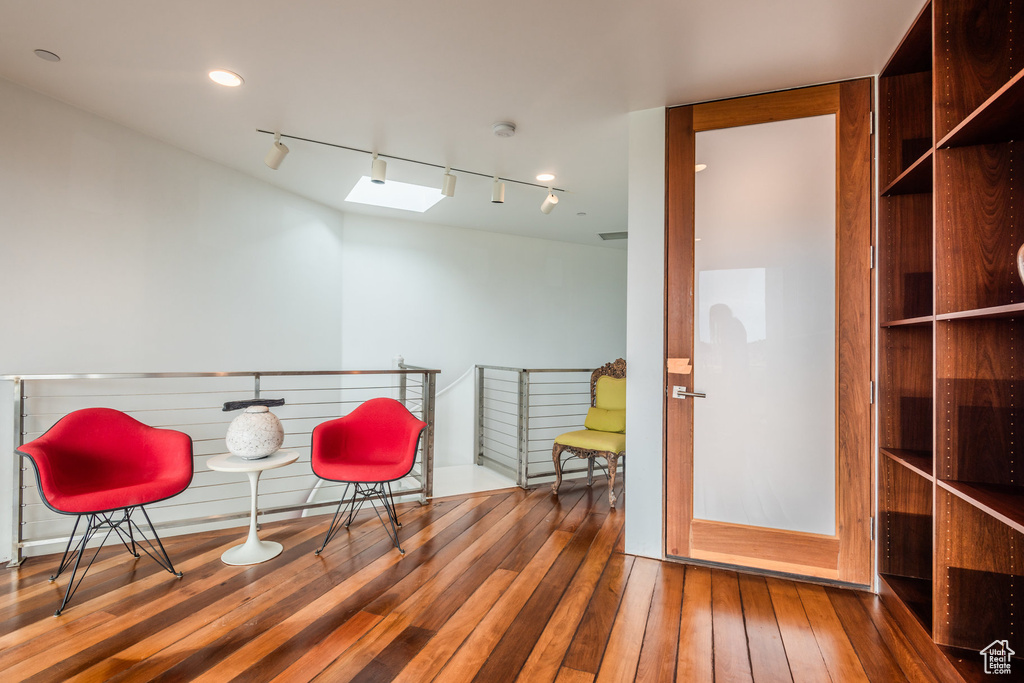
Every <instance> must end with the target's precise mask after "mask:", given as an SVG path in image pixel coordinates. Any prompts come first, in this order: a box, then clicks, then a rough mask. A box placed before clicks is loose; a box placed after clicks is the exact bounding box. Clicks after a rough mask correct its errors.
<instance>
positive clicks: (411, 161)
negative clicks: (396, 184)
mask: <svg viewBox="0 0 1024 683" xmlns="http://www.w3.org/2000/svg"><path fill="white" fill-rule="evenodd" d="M256 132H257V133H263V134H264V135H271V136H279V137H282V138H288V139H289V140H299V141H301V142H311V143H313V144H314V145H323V146H324V147H334V148H336V149H347V150H348V151H350V152H359V153H360V154H368V155H370V156H375V154H374V152H371V151H370V150H368V149H359V148H358V147H349V146H347V145H339V144H336V143H333V142H324V141H323V140H314V139H312V138H303V137H299V136H298V135H288V134H286V133H276V132H275V131H272V130H263V129H260V128H257V129H256ZM376 156H378V157H382V158H384V159H392V160H394V161H404V162H406V163H409V164H419V165H420V166H429V167H431V168H439V169H441V170H451V171H455V172H456V173H465V174H467V175H475V176H479V177H481V178H490V179H494V178H495V177H496V176H495V175H494V174H493V173H478V172H477V171H469V170H466V169H464V168H455V167H454V166H445V165H443V164H432V163H430V162H429V161H419V160H417V159H408V158H406V157H398V156H394V155H392V154H384V153H383V152H377V153H376ZM497 179H498V180H499V181H503V182H506V183H515V184H517V185H526V186H528V187H539V188H541V189H542V190H550V191H551V192H568V190H566V189H563V188H561V187H549V186H548V185H543V184H541V183H531V182H527V181H525V180H516V179H515V178H502V177H497ZM556 203H557V202H556Z"/></svg>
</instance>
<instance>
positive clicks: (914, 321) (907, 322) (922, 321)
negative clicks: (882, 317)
mask: <svg viewBox="0 0 1024 683" xmlns="http://www.w3.org/2000/svg"><path fill="white" fill-rule="evenodd" d="M934 321H935V316H933V315H922V316H919V317H917V318H903V319H902V320H887V321H885V322H884V323H879V324H878V326H879V327H909V326H911V325H931V324H932V323H933V322H934Z"/></svg>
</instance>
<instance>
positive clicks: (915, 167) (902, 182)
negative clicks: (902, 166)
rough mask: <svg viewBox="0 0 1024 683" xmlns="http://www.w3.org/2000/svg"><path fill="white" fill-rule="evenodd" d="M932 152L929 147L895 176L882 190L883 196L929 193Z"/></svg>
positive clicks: (930, 188)
mask: <svg viewBox="0 0 1024 683" xmlns="http://www.w3.org/2000/svg"><path fill="white" fill-rule="evenodd" d="M934 152H935V150H933V149H932V148H931V147H929V148H928V151H926V152H925V153H924V154H922V155H921V156H920V157H919V158H918V159H917V161H914V162H913V163H911V164H910V166H908V167H907V170H905V171H903V172H902V173H900V174H899V175H898V176H896V179H895V180H894V181H892V182H891V183H889V185H888V187H886V188H885V189H884V190H882V196H883V197H895V196H896V195H901V194H930V193H931V191H932V168H933V164H932V159H933V157H934Z"/></svg>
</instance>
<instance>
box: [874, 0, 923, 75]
mask: <svg viewBox="0 0 1024 683" xmlns="http://www.w3.org/2000/svg"><path fill="white" fill-rule="evenodd" d="M931 68H932V4H931V3H930V2H928V3H925V6H924V7H923V8H922V9H921V13H920V14H918V15H917V18H916V19H915V20H914V23H913V24H911V25H910V30H908V31H907V34H906V35H905V36H903V40H901V41H900V45H899V47H897V48H896V51H895V52H894V53H893V55H892V57H890V58H889V61H888V62H887V63H886V65H885V68H883V69H882V73H880V74H879V76H880V77H882V78H886V77H889V76H902V75H903V74H912V73H917V72H919V71H931Z"/></svg>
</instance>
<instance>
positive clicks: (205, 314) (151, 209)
mask: <svg viewBox="0 0 1024 683" xmlns="http://www.w3.org/2000/svg"><path fill="white" fill-rule="evenodd" d="M0 129H2V130H3V131H4V133H5V136H4V143H3V145H2V154H0V212H2V213H0V245H2V247H0V249H2V253H3V256H4V259H3V263H4V265H5V266H6V270H5V271H4V273H3V276H4V278H5V283H4V287H3V292H4V295H3V296H2V297H0V320H2V321H3V334H0V375H2V374H30V373H50V372H124V371H174V370H179V371H211V370H260V369H262V370H268V369H289V370H291V369H332V368H370V367H375V368H388V367H391V361H392V357H393V356H395V355H397V354H402V355H404V356H405V358H406V361H407V362H410V363H414V364H417V365H426V366H432V367H438V368H440V369H441V370H442V371H443V374H442V375H441V377H440V378H439V380H438V388H442V387H444V386H446V385H447V384H448V383H449V382H451V381H452V380H454V379H455V378H456V377H457V376H458V375H460V374H461V373H462V372H463V371H464V370H465V369H466V368H467V367H469V366H470V365H472V364H473V363H489V364H510V365H519V364H522V365H534V366H536V365H546V366H558V365H572V366H587V365H599V364H601V363H604V362H606V361H607V360H610V359H613V358H615V357H617V356H619V355H622V353H623V349H624V343H625V322H624V321H625V279H626V278H625V260H626V254H625V252H623V251H621V250H612V249H603V248H596V247H587V246H582V245H572V244H565V243H560V242H554V241H547V240H537V239H527V238H518V237H513V236H508V235H499V234H493V233H486V232H477V231H468V230H461V229H455V228H447V227H442V226H436V225H425V224H421V223H407V222H403V221H397V220H384V219H377V218H368V217H363V216H358V215H354V214H343V213H340V212H337V211H335V210H333V209H330V208H327V207H324V206H322V205H320V204H317V203H314V202H311V201H308V200H305V199H302V198H300V197H297V196H295V195H293V194H291V193H288V192H285V191H283V190H279V189H277V188H274V187H272V186H270V185H267V184H266V183H263V182H261V181H258V180H255V179H253V178H250V177H248V176H246V175H244V174H240V173H238V172H236V171H233V170H230V169H227V168H225V167H222V166H219V165H217V164H214V163H211V162H209V161H206V160H204V159H201V158H199V157H197V156H195V155H192V154H190V153H187V152H184V151H182V150H179V149H177V148H174V147H171V146H168V145H166V144H164V143H161V142H159V141H156V140H154V139H151V138H148V137H145V136H143V135H140V134H138V133H135V132H133V131H131V130H129V129H126V128H124V127H122V126H119V125H117V124H114V123H111V122H109V121H106V120H103V119H100V118H98V117H95V116H92V115H90V114H87V113H85V112H83V111H81V110H77V109H75V108H72V107H69V106H67V105H64V104H62V103H59V102H56V101H54V100H51V99H48V98H46V97H43V96H40V95H38V94H36V93H33V92H31V91H29V90H26V89H24V88H21V87H19V86H15V85H13V84H10V83H8V82H5V81H0ZM10 393H11V392H10V391H9V385H7V384H3V383H0V444H4V446H3V447H2V448H0V455H2V457H0V491H2V492H3V495H2V498H3V499H7V497H8V493H7V492H9V491H11V479H10V478H11V473H12V469H13V467H12V464H11V463H12V461H11V459H10V458H11V457H12V454H11V452H10V450H9V448H8V447H7V446H6V444H10V443H12V436H11V425H12V419H11V417H10ZM471 400H472V387H471V385H470V384H469V383H468V382H464V383H463V385H460V386H459V387H458V388H457V389H456V390H454V391H453V392H452V393H451V394H449V395H447V396H446V397H444V398H443V399H442V400H441V401H439V405H438V415H437V421H438V429H437V444H438V457H439V460H441V462H442V464H443V463H445V462H470V457H471V455H470V454H471V445H472V444H471V434H472V422H471V420H472V418H471V415H472V411H471V410H469V409H468V406H469V404H470V403H471ZM10 513H11V506H10V505H8V504H4V505H3V506H2V507H0V558H4V557H5V556H6V555H7V550H8V548H9V547H10V541H9V537H8V534H9V532H10Z"/></svg>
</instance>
